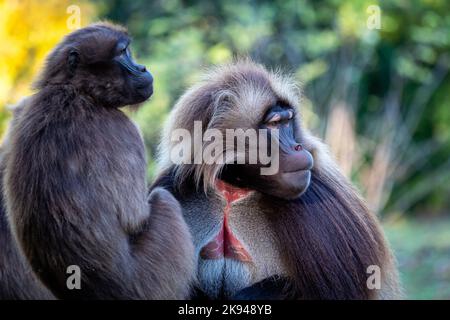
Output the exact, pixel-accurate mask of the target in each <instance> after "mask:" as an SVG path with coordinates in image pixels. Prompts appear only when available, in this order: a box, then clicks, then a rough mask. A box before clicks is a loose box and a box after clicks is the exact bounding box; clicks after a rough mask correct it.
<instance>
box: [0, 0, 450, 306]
mask: <svg viewBox="0 0 450 320" xmlns="http://www.w3.org/2000/svg"><path fill="white" fill-rule="evenodd" d="M70 5H77V6H78V7H79V8H80V13H81V26H85V25H87V24H88V23H89V22H92V21H96V20H99V19H109V20H111V21H113V22H118V23H122V24H125V25H126V26H127V27H128V28H129V31H130V33H131V34H132V35H133V37H134V43H133V49H134V54H135V56H136V57H137V60H138V61H140V62H141V63H144V64H146V65H147V66H148V68H149V69H150V70H151V72H152V73H153V75H154V77H155V94H154V96H153V97H152V98H151V100H150V101H149V102H148V103H146V105H144V107H143V108H142V109H140V110H139V111H137V112H135V113H133V114H132V117H133V118H135V119H136V121H137V122H138V123H139V124H140V126H141V128H142V130H143V133H144V138H145V142H146V145H147V149H148V157H149V169H148V175H149V178H150V179H151V178H152V177H153V174H154V170H155V165H154V162H153V160H154V158H155V151H156V142H157V141H158V139H159V131H160V128H161V125H162V123H163V121H164V118H165V117H166V115H167V113H168V112H169V110H170V108H171V106H172V105H173V104H174V101H175V100H176V99H177V97H179V95H180V94H181V93H182V92H183V90H184V89H186V88H187V87H188V86H189V85H191V84H193V83H194V82H195V81H196V80H197V79H198V77H199V74H200V73H201V72H202V71H203V70H204V68H205V67H207V66H210V65H211V64H218V63H224V62H228V61H231V59H232V58H233V57H235V56H239V55H250V56H251V57H253V59H255V60H256V61H259V62H261V63H263V64H265V65H266V66H268V67H270V68H281V69H282V70H285V71H286V72H289V73H292V74H294V76H295V77H296V79H297V80H298V81H299V82H300V83H302V87H303V92H304V98H303V101H302V111H303V112H302V116H303V120H304V121H305V123H306V125H307V126H308V127H309V128H311V129H312V131H313V132H315V133H316V134H317V135H319V136H321V137H322V138H324V139H325V141H326V142H327V143H328V144H329V145H330V148H331V150H332V152H333V153H334V155H335V156H336V158H337V160H338V162H339V164H340V166H341V168H342V170H343V172H344V173H345V174H346V175H347V176H348V177H350V178H351V179H352V181H353V182H354V183H355V184H356V185H357V187H358V188H359V189H360V190H361V192H362V193H363V194H364V196H365V197H366V199H367V201H368V203H369V205H370V207H371V208H372V209H373V210H374V211H375V212H377V213H378V214H379V216H380V218H381V219H382V221H383V223H384V225H385V229H386V232H387V235H388V237H389V239H390V241H391V243H392V245H393V247H394V249H395V252H396V256H397V258H398V260H399V265H400V271H401V273H402V279H403V282H404V284H405V287H406V292H407V294H408V298H419V299H430V298H450V215H449V213H450V197H449V194H450V81H449V80H450V75H449V68H450V56H449V55H450V53H449V48H450V2H448V1H445V0H421V1H419V0H413V1H403V0H394V1H389V3H386V2H377V1H366V0H360V1H346V0H344V1H337V0H324V1H302V0H275V1H269V0H267V1H245V0H239V1H236V0H228V1H206V0H205V1H181V0H164V1H163V0H160V1H151V2H149V1H144V0H135V1H126V0H111V1H107V0H101V1H92V2H88V1H66V0H63V1H56V0H49V1H37V0H36V1H31V0H29V1H26V0H0V36H1V39H2V44H1V45H0V57H1V60H0V61H1V64H0V133H2V132H4V130H5V128H6V126H7V123H8V119H9V117H10V112H9V111H8V110H7V106H8V105H9V104H12V103H15V102H17V101H18V100H19V99H20V98H21V97H23V96H25V95H27V94H30V93H31V92H32V91H30V84H31V81H32V79H33V77H34V76H35V75H36V72H37V71H38V70H39V68H40V67H41V66H42V63H43V59H44V57H45V55H46V54H47V53H48V51H49V50H50V49H51V48H52V46H54V45H55V44H56V43H57V42H58V41H59V40H60V38H61V37H62V36H63V35H64V34H66V33H68V32H70V30H69V27H68V26H69V25H68V23H67V22H68V19H70V18H71V13H70V12H69V13H67V8H68V7H69V6H70ZM374 5H375V6H377V7H373V6H374ZM377 8H378V9H379V11H377ZM377 12H379V13H380V22H381V25H380V28H379V29H377V28H375V29H372V28H371V27H373V26H374V24H373V22H374V20H373V19H376V14H377ZM374 15H375V16H374Z"/></svg>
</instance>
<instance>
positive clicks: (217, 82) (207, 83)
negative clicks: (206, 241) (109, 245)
mask: <svg viewBox="0 0 450 320" xmlns="http://www.w3.org/2000/svg"><path fill="white" fill-rule="evenodd" d="M205 79H206V80H204V82H201V83H200V84H198V85H197V86H195V87H193V88H191V89H190V90H188V91H187V92H186V93H185V94H184V95H183V96H182V97H181V98H180V99H179V101H178V102H177V104H176V106H175V108H174V109H173V111H172V113H171V115H170V116H169V120H168V122H167V123H166V126H165V128H164V131H163V136H162V142H161V145H160V154H159V166H160V172H161V174H160V176H159V177H158V178H157V180H156V181H155V182H154V186H157V185H162V186H164V187H166V188H169V189H171V190H177V189H178V191H179V192H178V193H179V194H180V196H181V197H182V196H183V192H182V191H180V186H181V188H182V187H183V186H187V187H188V188H190V190H191V191H192V188H195V187H196V186H198V185H199V183H200V184H201V183H204V185H206V186H208V185H211V181H214V180H215V179H216V178H217V176H218V174H219V173H220V170H221V169H222V166H221V165H217V164H216V165H205V164H199V165H190V164H181V165H174V164H173V163H172V162H171V161H170V157H169V153H170V150H171V148H172V147H173V142H172V141H171V140H170V134H171V132H173V130H175V129H178V128H183V129H187V130H188V131H189V132H191V133H192V130H193V122H194V121H195V120H202V121H203V122H204V123H203V125H204V126H206V127H208V128H209V127H214V128H217V127H219V128H223V127H226V126H229V127H230V128H246V127H248V126H249V124H250V125H254V124H255V123H257V119H260V118H261V114H262V113H263V112H264V106H265V105H266V104H268V103H271V102H273V97H276V99H281V100H285V101H287V102H288V103H289V104H290V105H292V106H293V107H295V108H298V107H299V106H298V103H299V95H298V90H296V87H295V85H294V84H293V83H292V81H291V80H290V79H289V78H287V79H285V78H283V77H282V76H281V75H279V74H274V73H270V72H268V71H266V70H265V69H264V68H263V67H262V66H260V65H257V64H254V63H252V62H251V61H249V60H245V61H241V62H238V63H235V64H233V65H227V66H224V67H220V68H216V69H213V71H212V72H210V73H209V74H208V75H207V77H206V78H205ZM283 79H284V80H283ZM235 82H238V83H239V85H237V87H239V88H241V89H242V88H243V89H242V90H241V91H239V90H237V89H236V85H234V86H233V83H235ZM269 96H271V97H272V100H271V99H270V98H269ZM258 121H259V120H258ZM296 121H297V122H296V133H295V135H296V138H297V139H298V140H299V141H300V142H301V143H302V144H303V146H304V147H305V149H307V150H308V151H309V152H311V154H312V155H313V158H314V168H313V170H312V180H311V185H310V186H309V188H308V189H307V191H306V192H305V193H304V194H303V195H302V196H301V197H300V198H299V199H297V200H292V201H288V200H283V199H279V198H275V197H272V196H266V197H264V199H263V200H262V201H264V202H265V201H267V204H266V205H265V204H263V205H262V206H261V207H263V208H268V210H269V211H270V210H271V208H277V214H273V209H272V211H270V212H269V211H268V212H265V214H266V215H267V216H268V218H269V220H270V221H271V224H272V227H273V229H274V231H275V234H276V235H277V239H278V241H279V245H280V247H282V248H285V250H286V254H285V259H286V261H285V262H286V264H287V266H288V267H289V269H290V275H291V278H292V284H293V286H292V287H290V288H287V289H288V291H287V292H286V294H287V296H289V297H295V298H308V299H314V298H316V299H364V298H374V297H384V298H386V297H387V298H395V297H396V296H400V292H398V290H399V286H398V283H397V282H396V281H397V280H396V279H397V274H396V270H395V267H394V266H395V263H394V262H393V257H392V256H391V253H390V251H389V247H388V245H387V243H386V242H385V240H384V236H383V233H382V231H381V229H380V227H379V224H378V222H377V219H376V217H375V216H374V215H373V214H372V213H371V212H369V210H368V209H367V207H366V205H365V204H364V201H363V200H362V199H361V198H360V196H359V194H358V192H357V191H356V190H355V189H354V188H353V187H352V186H351V184H350V182H349V181H347V179H346V178H345V177H344V176H343V175H342V174H341V173H340V171H339V169H338V168H337V165H336V163H335V161H334V160H333V159H332V157H331V156H330V155H329V152H328V149H327V148H326V146H325V145H324V144H323V143H322V142H321V141H320V140H319V139H318V138H316V137H314V136H313V135H311V134H310V133H309V131H308V130H306V129H304V128H302V127H301V124H300V122H299V120H298V117H297V119H296ZM205 122H206V124H205ZM190 147H192V146H190ZM373 265H375V266H378V267H380V271H381V279H382V286H385V287H388V290H387V292H388V293H387V296H383V295H384V293H379V292H377V290H369V289H368V286H367V284H366V281H367V279H368V277H369V276H370V274H368V270H367V268H368V267H369V266H373ZM289 289H293V290H289Z"/></svg>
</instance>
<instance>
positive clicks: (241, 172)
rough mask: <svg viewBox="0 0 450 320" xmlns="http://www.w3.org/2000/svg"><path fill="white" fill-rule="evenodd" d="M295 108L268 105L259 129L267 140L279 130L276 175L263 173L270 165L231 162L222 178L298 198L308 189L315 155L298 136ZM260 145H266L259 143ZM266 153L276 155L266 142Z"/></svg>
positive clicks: (278, 194) (269, 192)
mask: <svg viewBox="0 0 450 320" xmlns="http://www.w3.org/2000/svg"><path fill="white" fill-rule="evenodd" d="M295 117H296V111H295V109H294V108H293V107H291V106H289V105H287V104H284V103H281V102H277V103H276V104H275V105H273V106H271V107H269V108H268V110H267V111H266V112H265V113H264V115H263V117H262V118H261V119H260V122H259V123H258V124H257V127H258V129H266V130H267V136H268V137H267V139H266V140H267V141H270V136H271V135H272V134H273V131H274V130H277V132H278V139H277V140H276V141H277V143H276V144H275V146H276V148H277V149H278V150H277V151H278V158H279V166H278V170H276V172H275V173H274V174H270V175H263V174H261V168H262V167H264V166H267V165H263V164H261V163H257V164H230V165H227V166H225V168H224V170H223V172H222V179H224V180H226V181H228V182H230V183H232V184H235V185H239V186H242V187H246V188H251V189H255V190H258V191H261V192H263V193H267V194H270V195H273V196H276V197H280V198H284V199H295V198H298V197H299V196H300V195H302V194H303V192H305V190H306V189H307V188H308V186H309V183H310V179H311V170H312V167H313V157H312V155H311V153H309V152H308V151H307V150H306V149H305V148H304V147H303V146H302V144H301V143H299V141H297V139H296V137H295V125H296V123H295ZM258 145H259V148H261V147H264V146H265V144H258ZM267 148H268V150H267V153H271V154H273V152H272V150H270V149H271V145H270V144H267Z"/></svg>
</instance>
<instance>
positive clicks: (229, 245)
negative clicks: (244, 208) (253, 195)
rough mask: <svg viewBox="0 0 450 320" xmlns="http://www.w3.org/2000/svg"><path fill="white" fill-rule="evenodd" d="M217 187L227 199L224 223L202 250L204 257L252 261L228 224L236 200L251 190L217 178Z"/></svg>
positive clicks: (201, 254)
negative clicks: (232, 205)
mask: <svg viewBox="0 0 450 320" xmlns="http://www.w3.org/2000/svg"><path fill="white" fill-rule="evenodd" d="M216 188H217V190H218V191H219V192H220V194H221V195H222V197H223V198H224V199H225V201H226V205H225V208H224V211H223V223H222V228H221V229H220V231H219V233H218V234H217V235H216V236H215V237H214V239H213V240H212V241H210V242H209V243H208V244H207V245H205V246H204V247H203V248H202V249H201V251H200V257H202V258H203V259H221V258H229V259H234V260H238V261H242V262H251V261H252V258H251V256H250V254H249V253H248V252H247V250H245V248H244V246H243V245H242V244H241V242H240V241H239V240H238V239H237V238H236V237H235V236H234V234H233V232H232V231H231V229H230V227H229V225H228V215H229V212H230V210H231V204H232V203H233V202H234V201H237V200H239V199H242V198H245V197H246V196H247V195H248V194H249V193H250V192H251V190H249V189H240V188H236V187H234V186H232V185H230V184H228V183H226V182H223V181H222V180H217V182H216Z"/></svg>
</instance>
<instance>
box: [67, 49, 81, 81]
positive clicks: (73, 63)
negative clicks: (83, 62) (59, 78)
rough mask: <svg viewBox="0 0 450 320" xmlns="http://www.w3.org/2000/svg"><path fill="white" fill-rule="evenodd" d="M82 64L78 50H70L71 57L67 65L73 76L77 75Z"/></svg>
mask: <svg viewBox="0 0 450 320" xmlns="http://www.w3.org/2000/svg"><path fill="white" fill-rule="evenodd" d="M78 62H80V55H79V53H78V51H77V50H76V49H70V50H69V55H68V57H67V63H68V65H69V73H70V74H71V75H74V74H75V70H76V68H77V66H78Z"/></svg>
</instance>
